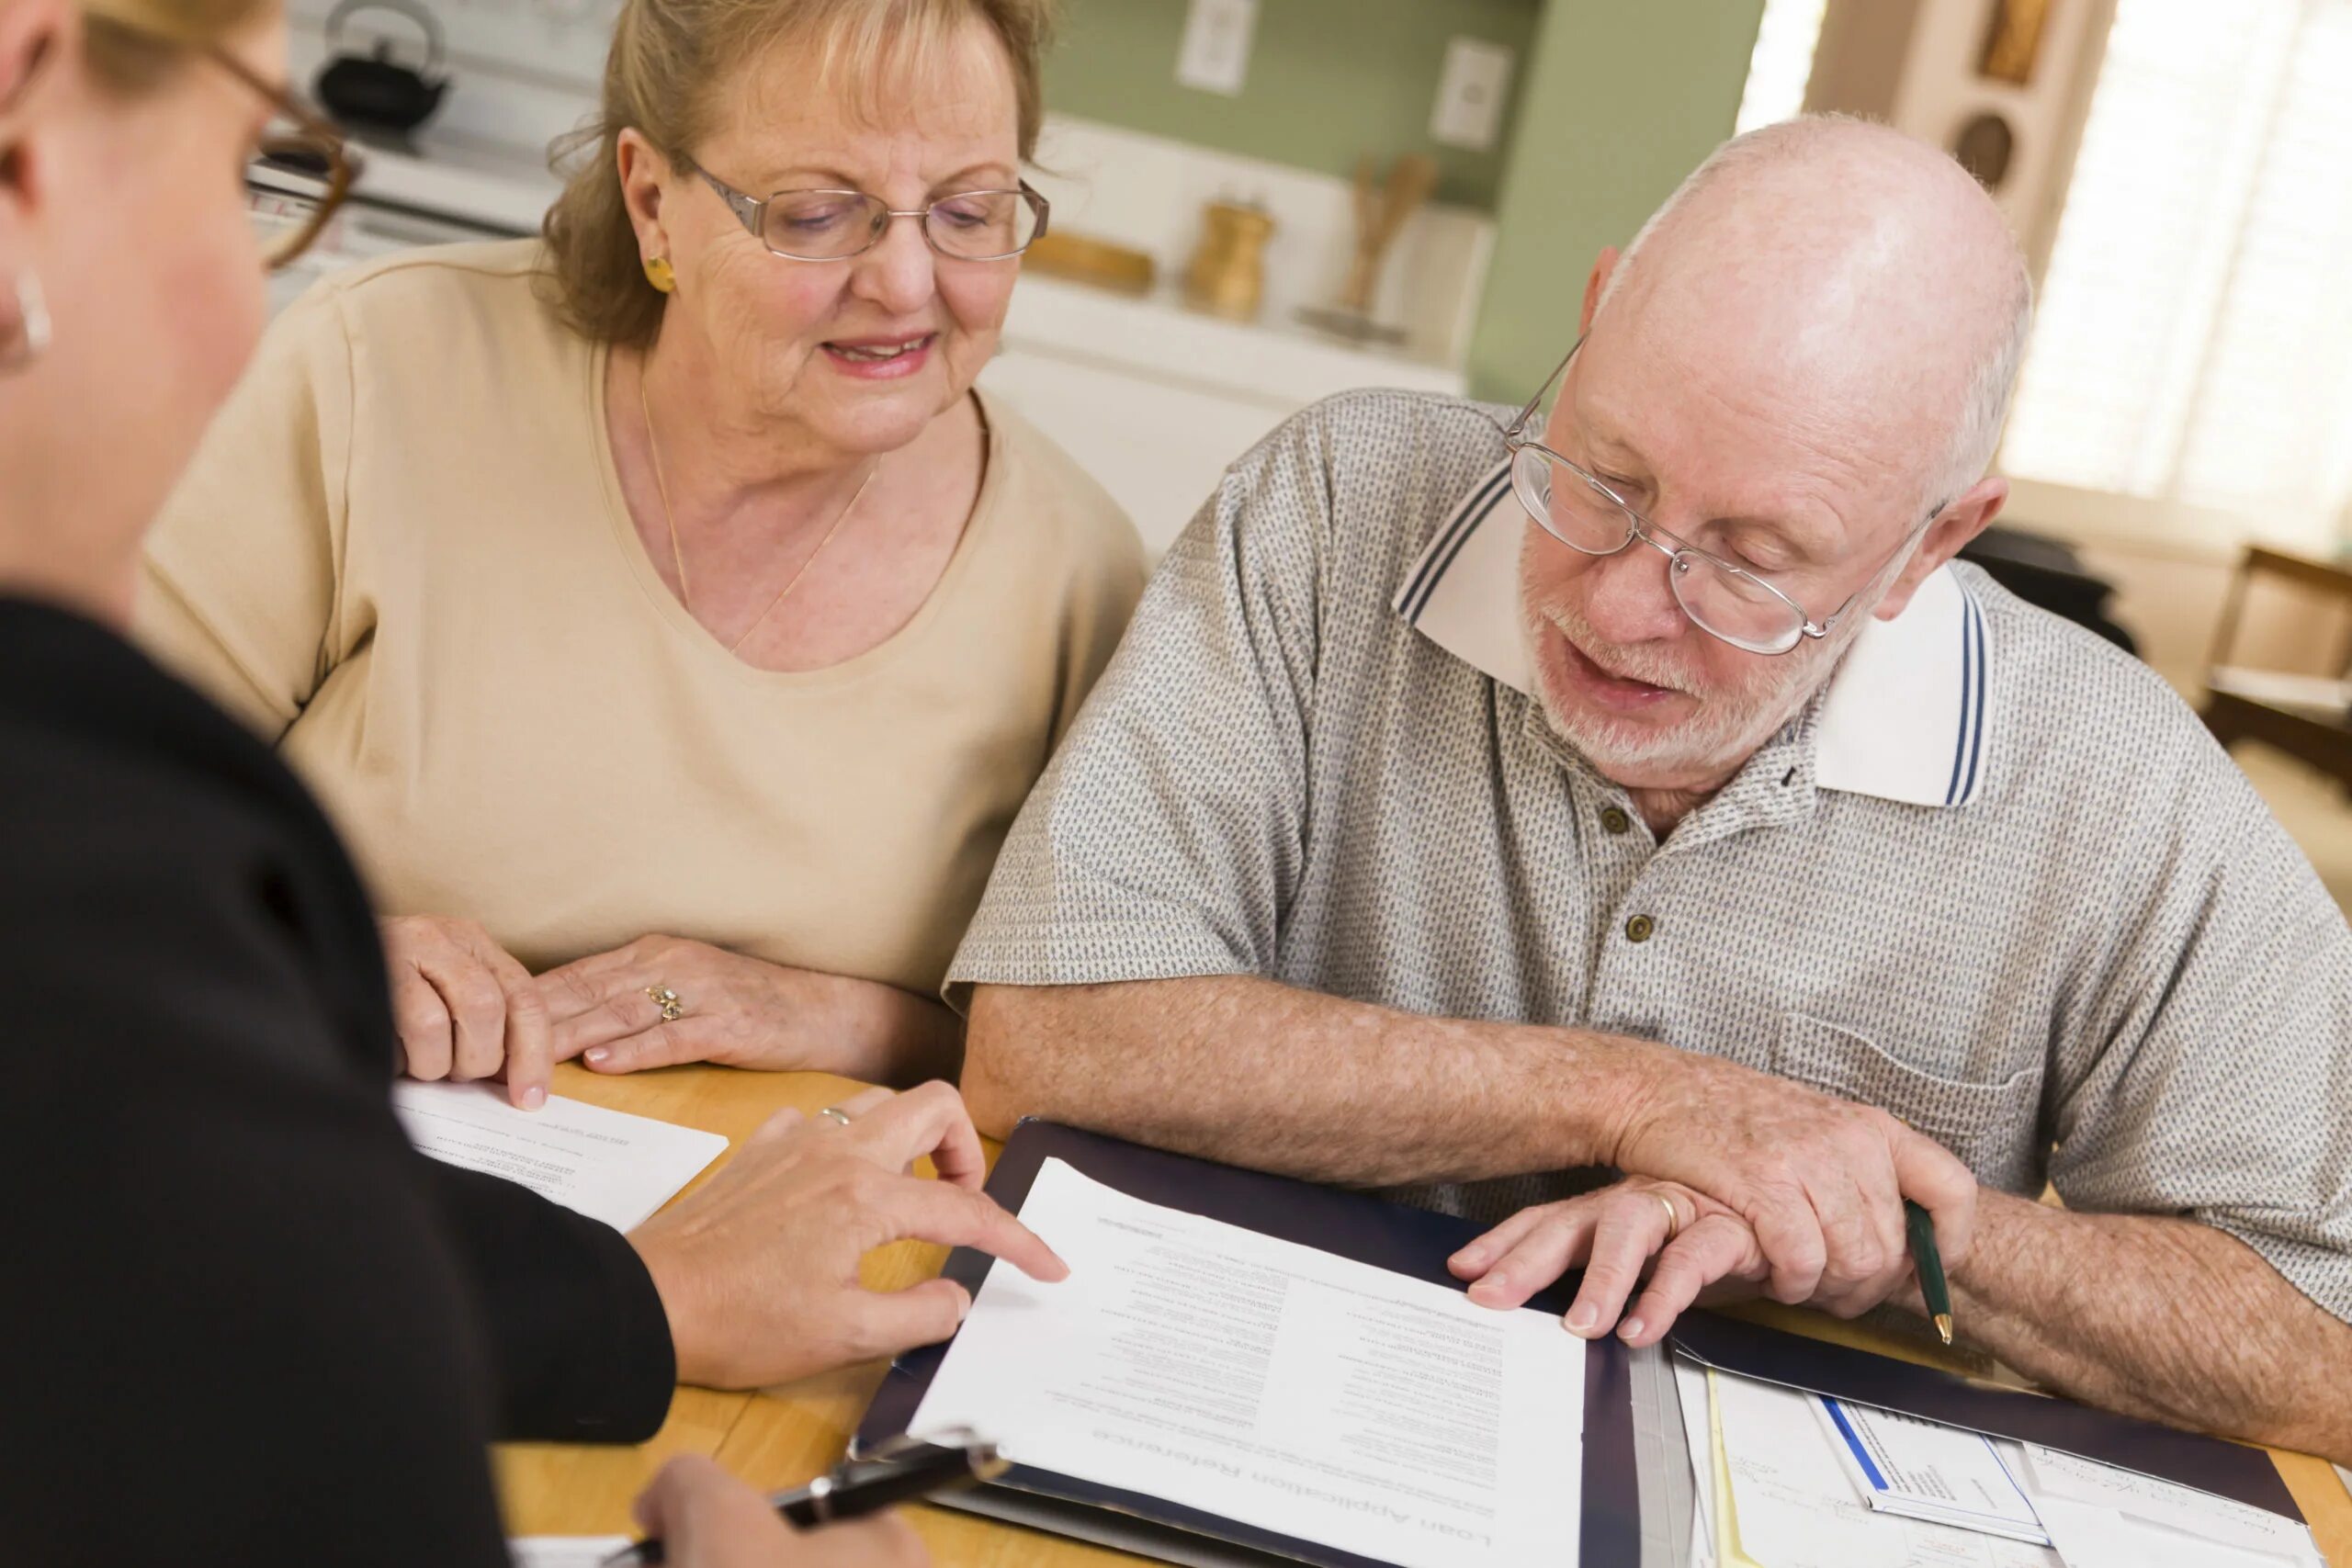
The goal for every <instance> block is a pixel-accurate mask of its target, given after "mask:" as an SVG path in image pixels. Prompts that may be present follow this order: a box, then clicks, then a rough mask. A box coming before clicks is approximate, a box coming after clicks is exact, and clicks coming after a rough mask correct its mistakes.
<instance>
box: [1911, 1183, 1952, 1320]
mask: <svg viewBox="0 0 2352 1568" xmlns="http://www.w3.org/2000/svg"><path fill="white" fill-rule="evenodd" d="M1903 1219H1904V1224H1905V1228H1906V1229H1908V1230H1909V1231H1910V1233H1911V1266H1912V1267H1913V1268H1915V1269H1917V1270H1918V1271H1919V1293H1920V1294H1921V1295H1922V1296H1924V1297H1926V1298H1927V1302H1928V1315H1929V1316H1931V1317H1933V1318H1934V1319H1935V1320H1936V1332H1937V1333H1938V1334H1939V1335H1941V1336H1943V1341H1944V1343H1945V1344H1947V1345H1949V1344H1951V1285H1949V1284H1947V1283H1946V1282H1945V1280H1944V1258H1943V1254H1942V1253H1940V1252H1938V1251H1937V1250H1936V1222H1935V1221H1934V1220H1932V1219H1930V1218H1928V1211H1927V1210H1925V1209H1922V1208H1921V1207H1919V1205H1918V1204H1917V1203H1914V1202H1913V1201H1911V1200H1910V1199H1908V1198H1905V1200H1903Z"/></svg>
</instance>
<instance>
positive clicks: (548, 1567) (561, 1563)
mask: <svg viewBox="0 0 2352 1568" xmlns="http://www.w3.org/2000/svg"><path fill="white" fill-rule="evenodd" d="M633 1544H634V1542H633V1541H632V1540H630V1538H628V1536H625V1535H522V1536H516V1537H515V1539H514V1540H510V1541H508V1542H507V1543H506V1551H507V1555H508V1556H510V1557H512V1558H514V1559H515V1568H598V1565H599V1564H600V1563H602V1562H604V1561H605V1559H606V1558H608V1557H610V1556H612V1555H613V1553H615V1552H616V1551H620V1550H621V1548H623V1547H625V1546H629V1545H633Z"/></svg>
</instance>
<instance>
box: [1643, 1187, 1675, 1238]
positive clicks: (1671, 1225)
mask: <svg viewBox="0 0 2352 1568" xmlns="http://www.w3.org/2000/svg"><path fill="white" fill-rule="evenodd" d="M1650 1196H1651V1197H1653V1198H1655V1199H1657V1201H1659V1202H1661V1203H1663V1204H1665V1205H1666V1239H1667V1240H1668V1241H1672V1240H1673V1239H1674V1238H1675V1237H1676V1236H1678V1235H1681V1234H1682V1211H1681V1210H1679V1209H1678V1208H1676V1207H1675V1206H1674V1200H1673V1199H1671V1198H1669V1197H1668V1196H1667V1195H1666V1194H1665V1193H1663V1192H1653V1193H1651V1194H1650Z"/></svg>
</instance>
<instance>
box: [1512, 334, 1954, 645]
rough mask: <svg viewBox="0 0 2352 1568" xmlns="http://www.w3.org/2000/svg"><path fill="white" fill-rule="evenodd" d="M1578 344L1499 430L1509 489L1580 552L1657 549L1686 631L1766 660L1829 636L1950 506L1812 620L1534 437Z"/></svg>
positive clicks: (1784, 598) (1930, 515) (1942, 504)
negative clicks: (1655, 520) (1823, 614)
mask: <svg viewBox="0 0 2352 1568" xmlns="http://www.w3.org/2000/svg"><path fill="white" fill-rule="evenodd" d="M1583 346H1584V340H1583V339H1582V338H1578V339H1577V341H1576V344H1575V346H1573V347H1571V348H1570V349H1569V350H1568V353H1567V357H1566V358H1565V359H1562V360H1561V361H1560V363H1559V367H1558V368H1556V369H1555V370H1554V371H1553V372H1552V374H1551V375H1549V376H1547V377H1545V378H1544V385H1543V386H1542V387H1541V388H1539V389H1537V390H1536V393H1535V396H1534V397H1532V398H1531V399H1529V400H1528V402H1527V406H1526V407H1525V408H1523V409H1521V410H1520V411H1519V417H1518V418H1517V419H1515V420H1513V421H1511V423H1510V428H1509V429H1507V430H1506V431H1504V432H1503V446H1504V449H1505V450H1506V451H1508V452H1509V453H1510V485H1511V491H1512V493H1513V494H1514V495H1516V496H1517V497H1518V498H1519V503H1520V505H1521V506H1522V507H1524V508H1526V510H1527V514H1528V516H1530V517H1532V518H1533V519H1534V520H1535V523H1536V525H1537V526H1538V527H1540V528H1542V529H1543V530H1544V532H1545V533H1546V534H1549V535H1550V536H1552V537H1554V538H1555V539H1557V540H1559V541H1560V543H1562V544H1564V545H1566V546H1567V547H1568V548H1570V549H1572V550H1576V551H1577V552H1579V553H1580V554H1584V555H1588V556H1613V555H1615V554H1616V553H1617V552H1618V551H1620V550H1622V549H1623V548H1624V547H1626V546H1628V545H1630V544H1632V543H1633V542H1634V540H1636V539H1639V540H1640V541H1641V542H1642V543H1643V544H1645V545H1647V546H1649V547H1650V548H1652V549H1654V550H1656V551H1657V552H1658V553H1659V554H1660V555H1662V556H1664V557H1665V558H1666V560H1667V569H1666V581H1667V585H1668V588H1669V589H1671V590H1672V592H1673V594H1674V602H1675V603H1676V604H1679V605H1680V606H1681V609H1682V613H1683V614H1684V615H1687V616H1689V617H1690V619H1691V625H1693V626H1697V627H1698V628H1699V629H1700V630H1701V631H1702V632H1705V633H1706V634H1708V635H1709V636H1710V637H1718V638H1720V639H1721V640H1723V641H1724V642H1727V643H1729V644H1731V645H1732V646H1733V647H1734V648H1736V649H1744V650H1746V651H1747V652H1749V653H1757V654H1764V655H1767V656H1771V655H1777V654H1782V653H1786V652H1788V651H1789V650H1790V649H1793V648H1795V647H1796V646H1797V645H1798V644H1799V643H1802V642H1804V641H1805V640H1807V639H1809V638H1810V639H1814V640H1818V639H1820V638H1822V637H1827V636H1828V635H1829V634H1830V632H1831V631H1832V630H1834V629H1835V628H1836V627H1837V626H1838V623H1839V622H1840V621H1842V620H1843V619H1844V618H1845V616H1846V614H1847V612H1848V611H1849V610H1851V609H1852V608H1853V607H1854V605H1855V604H1857V603H1859V602H1860V600H1861V599H1862V597H1863V596H1864V595H1865V594H1868V593H1870V592H1872V590H1874V589H1877V588H1881V587H1883V585H1884V581H1885V580H1887V579H1890V578H1891V577H1892V576H1893V575H1894V568H1895V566H1896V564H1897V563H1898V562H1900V561H1902V560H1903V559H1905V558H1907V557H1908V555H1909V553H1910V546H1911V544H1912V542H1913V541H1914V540H1916V539H1917V538H1918V537H1919V536H1920V535H1921V534H1924V533H1925V532H1927V529H1928V525H1929V524H1931V523H1933V522H1934V521H1935V520H1936V519H1937V518H1938V517H1939V516H1940V515H1941V514H1942V513H1943V509H1944V508H1945V507H1946V506H1947V505H1949V504H1951V503H1950V502H1940V501H1939V502H1937V503H1936V504H1935V506H1934V508H1933V509H1931V510H1930V511H1929V512H1928V515H1927V516H1926V517H1925V518H1923V519H1922V520H1921V521H1920V522H1919V524H1918V525H1917V526H1916V527H1914V528H1913V529H1912V530H1911V532H1910V533H1909V534H1908V535H1906V536H1905V537H1904V541H1903V545H1902V547H1899V548H1898V549H1897V550H1896V551H1895V552H1894V555H1893V556H1892V557H1890V558H1888V560H1887V562H1886V564H1885V565H1884V566H1883V567H1882V568H1880V570H1879V571H1878V573H1877V574H1876V575H1875V576H1874V577H1873V578H1872V579H1871V581H1870V582H1867V583H1865V584H1863V585H1862V586H1861V587H1860V588H1858V589H1856V590H1855V591H1854V592H1852V593H1850V594H1849V595H1847V598H1846V602H1845V603H1844V604H1840V605H1838V608H1837V609H1835V610H1833V611H1832V612H1830V614H1829V615H1828V616H1827V617H1826V618H1825V619H1822V620H1818V621H1816V620H1814V619H1813V618H1811V617H1810V616H1808V615H1806V614H1805V612H1804V606H1803V605H1802V604H1798V603H1797V602H1796V601H1795V600H1794V599H1792V598H1791V597H1790V596H1789V595H1788V594H1787V593H1784V592H1781V590H1780V589H1778V588H1776V587H1774V586H1773V585H1772V584H1771V583H1770V582H1768V581H1765V580H1764V579H1763V578H1761V577H1758V575H1757V574H1756V573H1754V572H1752V571H1750V570H1747V568H1745V567H1740V566H1734V565H1733V564H1732V563H1731V562H1729V561H1727V560H1724V558H1721V557H1720V556H1715V555H1711V554H1709V553H1708V552H1707V551H1705V550H1702V549H1700V548H1699V547H1697V546H1695V545H1691V544H1689V543H1687V542H1686V541H1684V540H1682V539H1681V538H1679V537H1678V536H1675V535H1673V534H1671V533H1669V532H1668V531H1667V530H1666V529H1664V528H1661V527H1659V526H1658V525H1657V524H1655V523H1652V522H1651V521H1649V520H1648V519H1647V518H1645V517H1644V516H1643V515H1642V514H1641V513H1639V512H1637V511H1635V510H1634V507H1633V505H1632V504H1631V503H1630V502H1627V501H1626V500H1625V498H1624V497H1623V496H1621V495H1619V494H1618V493H1617V492H1616V491H1614V490H1612V489H1611V488H1610V485H1609V483H1608V482H1607V481H1606V480H1604V479H1601V478H1600V476H1598V475H1596V474H1594V473H1593V472H1592V471H1591V470H1590V469H1589V468H1585V467H1584V466H1583V465H1582V464H1581V463H1578V462H1577V461H1576V460H1575V459H1573V458H1570V457H1562V456H1561V455H1560V454H1559V453H1557V452H1555V451H1553V450H1552V448H1550V447H1549V446H1544V444H1543V443H1542V442H1541V441H1538V440H1537V439H1536V438H1535V437H1534V435H1533V434H1531V432H1532V429H1533V426H1534V423H1535V415H1536V412H1537V411H1538V410H1539V409H1541V408H1542V407H1543V406H1544V399H1545V398H1546V397H1548V396H1549V395H1550V394H1551V391H1552V388H1553V386H1554V384H1555V383H1556V382H1559V381H1560V380H1561V379H1562V378H1565V377H1566V375H1567V371H1568V366H1569V364H1570V363H1571V362H1573V361H1574V360H1575V358H1576V356H1577V349H1580V348H1582V347H1583Z"/></svg>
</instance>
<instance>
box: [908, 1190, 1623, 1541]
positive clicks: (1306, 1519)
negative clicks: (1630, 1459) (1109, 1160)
mask: <svg viewBox="0 0 2352 1568" xmlns="http://www.w3.org/2000/svg"><path fill="white" fill-rule="evenodd" d="M1021 1218H1022V1221H1023V1224H1027V1225H1028V1226H1029V1227H1030V1229H1032V1230H1034V1231H1035V1232H1036V1233H1037V1234H1038V1235H1041V1236H1043V1237H1044V1238H1045V1239H1046V1244H1047V1245H1048V1246H1050V1247H1053V1248H1054V1250H1055V1251H1056V1252H1057V1253H1059V1254H1060V1255H1061V1256H1062V1257H1063V1258H1065V1259H1067V1260H1068V1261H1069V1266H1070V1277H1069V1279H1068V1280H1064V1281H1062V1282H1061V1283H1059V1284H1053V1285H1044V1284H1039V1283H1037V1282H1036V1281H1035V1280H1031V1279H1029V1278H1027V1277H1026V1276H1025V1275H1023V1274H1022V1273H1021V1271H1020V1270H1018V1269H1010V1268H1003V1267H999V1268H996V1269H990V1270H989V1277H988V1280H987V1281H986V1282H985V1283H984V1284H983V1285H982V1286H981V1287H980V1292H979V1296H978V1300H977V1301H975V1302H974V1303H973V1305H972V1311H971V1314H970V1315H969V1316H968V1317H967V1318H966V1319H965V1321H964V1326H963V1327H962V1328H961V1329H960V1330H958V1331H957V1334H956V1340H955V1343H954V1344H953V1345H951V1346H950V1347H949V1348H948V1351H947V1356H946V1359H945V1360H944V1362H943V1363H942V1364H941V1367H940V1370H939V1372H938V1375H937V1376H936V1377H935V1378H934V1379H933V1382H932V1385H931V1388H930V1391H929V1392H928V1393H926V1394H925V1395H924V1397H923V1401H922V1406H921V1407H920V1408H919V1409H918V1410H917V1411H916V1412H915V1416H914V1420H913V1421H912V1423H911V1424H910V1430H911V1431H912V1432H913V1433H914V1434H915V1435H916V1436H918V1437H921V1436H923V1435H925V1434H929V1433H936V1432H938V1431H939V1430H940V1429H941V1428H943V1427H971V1428H973V1429H974V1430H975V1431H978V1432H980V1433H982V1434H984V1435H986V1436H988V1437H989V1438H992V1439H994V1440H995V1441H996V1442H997V1443H998V1444H999V1445H1000V1446H1001V1448H1002V1450H1003V1451H1004V1453H1005V1454H1006V1456H1007V1457H1008V1458H1011V1459H1012V1460H1013V1461H1016V1462H1018V1463H1021V1464H1025V1465H1030V1466H1034V1467H1035V1468H1037V1469H1041V1470H1048V1471H1053V1472H1057V1473H1058V1474H1062V1475H1068V1476H1071V1477H1074V1478H1077V1479H1079V1480H1083V1481H1089V1482H1093V1483H1098V1484H1101V1485H1106V1486H1114V1487H1118V1488H1121V1489H1122V1490H1125V1491H1130V1492H1138V1493H1142V1494H1145V1495H1149V1496H1153V1497H1158V1498H1161V1499H1164V1500H1166V1501H1168V1502H1171V1503H1176V1504H1180V1505H1182V1506H1185V1507H1190V1508H1197V1509H1200V1510H1202V1511H1204V1512H1205V1513H1209V1514H1213V1515H1216V1516H1217V1517H1220V1518H1226V1519H1231V1520H1235V1521H1238V1522H1240V1523H1244V1524H1250V1525H1255V1526H1257V1527H1259V1528H1261V1529H1269V1530H1274V1531H1277V1532H1279V1533H1281V1534H1283V1535H1287V1536H1292V1537H1295V1538H1297V1539H1299V1540H1312V1541H1317V1542H1320V1543H1322V1544H1325V1545H1328V1546H1334V1547H1338V1548H1339V1549H1340V1550H1341V1551H1351V1552H1355V1553H1357V1554H1358V1555H1360V1556H1363V1557H1367V1558H1370V1559H1372V1560H1373V1561H1374V1562H1386V1563H1394V1564H1397V1568H1536V1565H1538V1564H1541V1565H1542V1568H1575V1564H1576V1562H1577V1545H1578V1536H1579V1532H1580V1529H1581V1520H1582V1509H1581V1506H1580V1503H1581V1493H1582V1482H1583V1476H1584V1439H1583V1428H1584V1357H1585V1347H1584V1342H1583V1341H1582V1340H1580V1339H1577V1338H1576V1337H1574V1336H1572V1335H1570V1334H1568V1333H1567V1332H1566V1330H1564V1329H1563V1328H1561V1326H1560V1324H1559V1320H1558V1319H1557V1318H1556V1317H1555V1316H1553V1315H1552V1314H1549V1313H1544V1312H1536V1311H1532V1310H1527V1309H1521V1310H1520V1311H1516V1312H1496V1311H1493V1310H1491V1309H1488V1308H1486V1307H1481V1306H1477V1305H1475V1304H1474V1303H1471V1302H1470V1301H1469V1300H1468V1298H1466V1297H1465V1296H1464V1295H1463V1293H1462V1292H1460V1291H1456V1290H1449V1289H1447V1288H1446V1287H1444V1286H1442V1285H1437V1284H1432V1283H1430V1282H1428V1281H1425V1280H1408V1279H1406V1278H1404V1277H1403V1276H1401V1275H1397V1274H1392V1273H1389V1272H1388V1271H1387V1270H1385V1269H1374V1268H1372V1267H1370V1266H1368V1265H1365V1264H1362V1263H1356V1262H1353V1261H1351V1260H1349V1259H1347V1258H1335V1257H1333V1256H1331V1255H1330V1254H1329V1253H1325V1252H1318V1251H1316V1250H1315V1249H1314V1248H1312V1247H1299V1246H1295V1245H1294V1244H1292V1243H1290V1242H1286V1241H1278V1240H1275V1239H1273V1238H1272V1237H1270V1236H1262V1235H1258V1234H1256V1233H1255V1232H1253V1231H1247V1230H1243V1229H1241V1228H1239V1227H1238V1226H1235V1225H1228V1224H1220V1223H1219V1222H1217V1221H1215V1220H1206V1219H1202V1218H1200V1217H1199V1216H1197V1215H1193V1214H1187V1213H1182V1212H1180V1211H1177V1210H1173V1209H1165V1208H1161V1207H1160V1206H1159V1205H1158V1204H1154V1203H1147V1202H1144V1201H1140V1200H1138V1199H1135V1198H1130V1197H1127V1196H1126V1195H1125V1194H1124V1193H1121V1192H1117V1191H1114V1190H1112V1189H1110V1188H1108V1187H1105V1186H1103V1184H1102V1183H1100V1182H1098V1181H1094V1180H1092V1179H1090V1178H1088V1177H1086V1176H1084V1175H1082V1174H1080V1172H1079V1171H1078V1170H1077V1169H1075V1168H1072V1167H1071V1166H1069V1164H1067V1163H1066V1162H1064V1161H1062V1160H1058V1159H1049V1160H1047V1161H1046V1163H1045V1165H1044V1167H1043V1168H1041V1169H1040V1170H1039V1171H1038V1173H1037V1178H1036V1180H1035V1182H1034V1183H1033V1184H1032V1185H1031V1187H1030V1190H1029V1196H1028V1198H1027V1199H1026V1200H1025V1201H1023V1204H1022V1206H1021Z"/></svg>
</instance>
